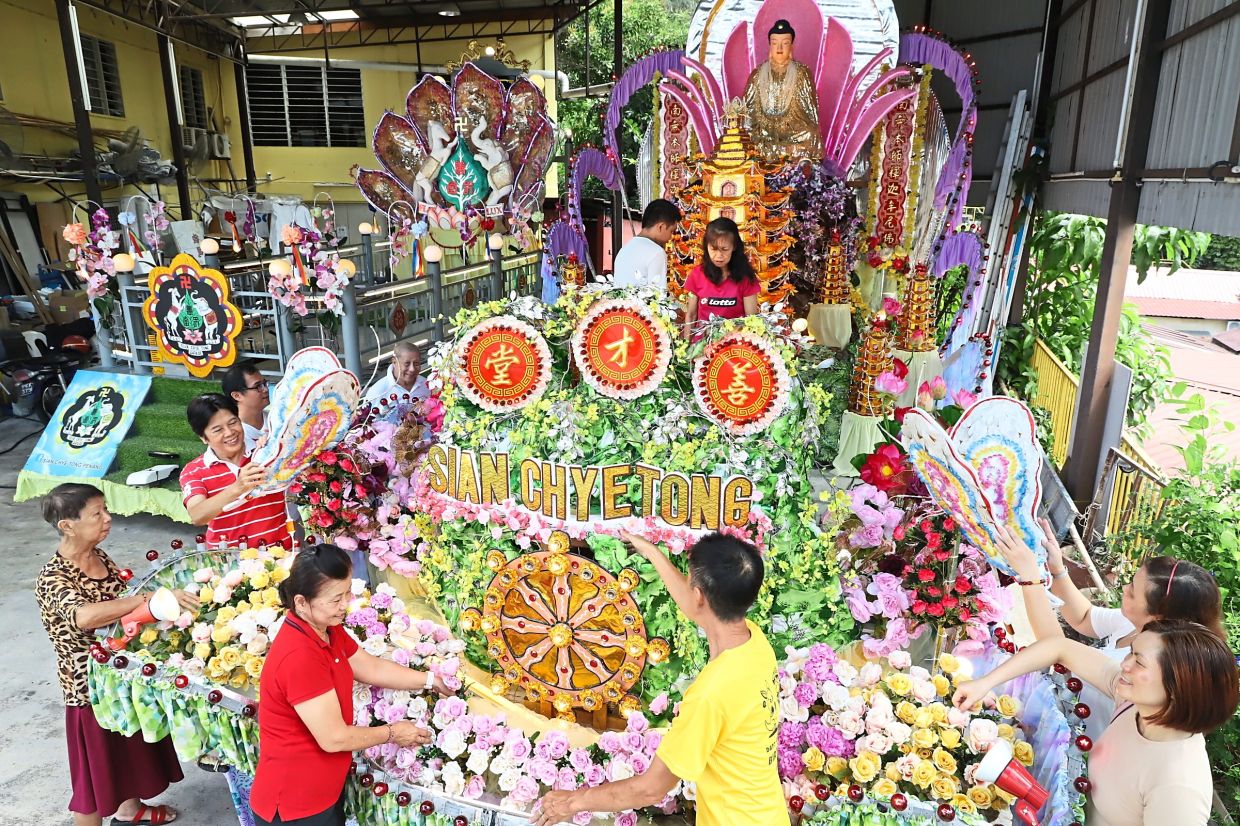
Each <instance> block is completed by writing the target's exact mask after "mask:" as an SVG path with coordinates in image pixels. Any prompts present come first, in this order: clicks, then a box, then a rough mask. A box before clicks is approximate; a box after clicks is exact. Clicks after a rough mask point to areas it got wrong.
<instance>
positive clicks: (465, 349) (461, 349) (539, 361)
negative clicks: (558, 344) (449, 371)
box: [455, 316, 551, 413]
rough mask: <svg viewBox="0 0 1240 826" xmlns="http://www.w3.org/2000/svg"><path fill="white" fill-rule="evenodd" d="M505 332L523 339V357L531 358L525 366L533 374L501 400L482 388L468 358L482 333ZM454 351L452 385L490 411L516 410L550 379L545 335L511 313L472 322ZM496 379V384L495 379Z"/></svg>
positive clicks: (496, 333) (533, 398)
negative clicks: (522, 386)
mask: <svg viewBox="0 0 1240 826" xmlns="http://www.w3.org/2000/svg"><path fill="white" fill-rule="evenodd" d="M505 333H506V334H508V335H509V336H511V337H512V338H516V339H522V340H523V342H522V343H523V344H524V347H525V348H527V349H528V351H529V353H528V355H527V356H526V359H528V360H529V361H532V362H533V364H532V365H530V364H528V363H527V364H526V366H527V367H530V368H532V369H533V370H534V371H535V374H536V375H535V376H534V377H533V380H532V382H530V383H529V386H528V387H526V388H525V389H524V392H522V393H521V394H520V395H518V396H511V397H505V398H503V399H502V400H501V399H496V398H494V397H492V396H491V395H490V394H488V393H486V392H484V391H483V390H482V388H481V387H480V386H479V385H478V384H477V377H476V376H475V374H474V372H473V370H474V367H475V365H473V364H471V363H470V360H471V350H472V348H474V347H475V346H477V345H479V343H480V342H481V341H482V339H483V338H484V337H486V336H488V335H490V336H496V335H502V334H505ZM504 346H507V345H504ZM456 354H457V356H456V361H455V367H456V369H455V379H456V386H457V387H458V388H460V390H461V392H462V393H463V394H464V395H465V396H466V397H467V398H468V399H469V400H470V401H472V402H473V403H474V404H476V405H478V407H480V408H482V409H483V410H487V411H490V412H492V413H504V412H508V411H511V410H516V409H519V408H521V407H524V406H525V405H528V404H530V403H531V402H535V401H537V400H538V399H539V397H541V396H542V394H543V393H544V392H545V391H546V389H547V384H548V382H550V380H551V351H550V350H549V349H548V347H547V341H546V339H544V338H543V336H542V333H540V332H538V330H536V329H534V328H533V327H532V326H530V325H529V324H527V323H526V322H524V321H521V320H520V319H517V318H515V317H511V316H509V317H505V316H496V317H494V318H488V319H486V320H485V321H482V322H479V323H478V324H476V325H474V327H473V328H472V329H470V330H469V332H468V333H466V334H465V335H464V337H463V338H462V340H461V342H460V344H459V345H458V347H457V350H456ZM496 383H497V384H498V381H497V382H496Z"/></svg>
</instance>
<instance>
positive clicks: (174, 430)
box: [104, 376, 219, 490]
mask: <svg viewBox="0 0 1240 826" xmlns="http://www.w3.org/2000/svg"><path fill="white" fill-rule="evenodd" d="M213 391H214V392H218V391H219V385H218V384H217V383H215V382H205V381H188V380H186V379H166V378H161V377H158V376H157V377H155V378H154V379H152V380H151V392H150V393H148V394H147V397H146V400H145V401H144V402H143V403H142V407H141V408H139V409H138V413H137V415H136V416H135V417H134V423H133V427H132V428H130V430H129V434H128V435H127V436H126V437H125V441H124V442H122V443H121V445H120V447H119V448H117V451H116V461H115V462H114V463H113V465H112V470H111V472H110V473H108V474H107V475H106V476H105V477H104V478H105V479H107V480H108V481H110V482H118V483H121V484H123V483H124V481H125V478H126V477H127V476H129V474H131V473H133V472H134V471H137V470H143V469H145V468H148V467H152V466H154V465H162V464H166V463H169V460H166V459H155V458H152V457H150V456H149V455H147V454H148V453H149V452H150V451H152V450H162V451H166V452H168V453H175V454H177V459H176V460H174V461H175V462H176V463H177V464H179V465H181V467H184V466H185V465H186V464H187V463H188V462H189V461H190V460H191V459H193V458H194V457H195V456H199V455H201V454H202V451H203V445H202V440H201V439H199V438H198V437H197V436H195V435H194V432H193V431H192V430H190V429H189V422H187V421H186V420H185V406H186V405H187V404H189V402H190V400H191V399H193V398H194V397H195V396H200V395H202V394H203V393H210V392H213ZM154 487H160V488H168V489H173V490H175V489H179V485H178V483H177V480H176V477H173V478H172V479H166V480H164V481H163V482H161V483H160V484H158V485H154Z"/></svg>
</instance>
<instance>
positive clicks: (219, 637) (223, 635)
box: [211, 625, 233, 645]
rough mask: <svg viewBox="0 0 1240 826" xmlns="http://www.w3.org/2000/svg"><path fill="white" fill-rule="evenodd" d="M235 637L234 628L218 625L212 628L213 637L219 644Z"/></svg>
mask: <svg viewBox="0 0 1240 826" xmlns="http://www.w3.org/2000/svg"><path fill="white" fill-rule="evenodd" d="M232 637H233V632H232V629H231V628H229V627H228V626H221V625H217V626H215V627H214V628H212V629H211V639H212V641H214V642H215V643H217V644H219V645H223V644H224V643H226V642H228V641H229V640H231V639H232Z"/></svg>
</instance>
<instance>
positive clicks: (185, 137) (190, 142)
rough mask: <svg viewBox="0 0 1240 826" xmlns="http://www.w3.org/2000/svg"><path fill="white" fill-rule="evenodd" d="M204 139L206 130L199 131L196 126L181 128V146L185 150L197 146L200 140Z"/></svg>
mask: <svg viewBox="0 0 1240 826" xmlns="http://www.w3.org/2000/svg"><path fill="white" fill-rule="evenodd" d="M206 137H207V130H206V129H199V128H198V127H197V126H182V127H181V145H182V146H184V147H185V148H186V149H193V148H194V147H195V146H197V145H198V141H199V140H200V139H205V138H206Z"/></svg>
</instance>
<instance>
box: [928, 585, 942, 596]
mask: <svg viewBox="0 0 1240 826" xmlns="http://www.w3.org/2000/svg"><path fill="white" fill-rule="evenodd" d="M926 595H927V596H931V597H935V598H938V597H941V596H943V589H942V588H940V587H939V586H937V585H931V586H930V587H929V588H927V589H926Z"/></svg>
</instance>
